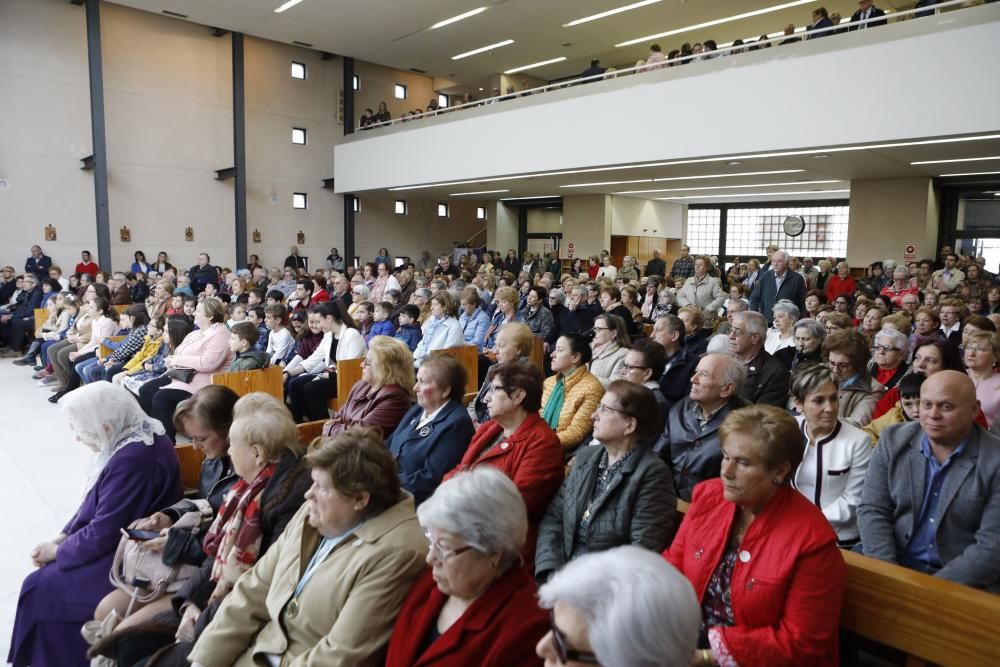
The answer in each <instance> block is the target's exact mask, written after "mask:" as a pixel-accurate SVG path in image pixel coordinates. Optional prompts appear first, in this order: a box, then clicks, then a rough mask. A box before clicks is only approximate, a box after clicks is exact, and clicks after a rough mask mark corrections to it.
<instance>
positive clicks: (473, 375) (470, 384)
mask: <svg viewBox="0 0 1000 667" xmlns="http://www.w3.org/2000/svg"><path fill="white" fill-rule="evenodd" d="M431 354H432V355H441V354H446V355H448V356H449V357H454V358H455V359H457V360H458V362H459V363H460V364H462V368H464V369H465V393H466V394H472V395H473V397H475V395H476V394H477V393H479V350H477V349H476V346H475V345H460V346H459V347H448V348H445V349H443V350H435V351H434V352H432V353H431Z"/></svg>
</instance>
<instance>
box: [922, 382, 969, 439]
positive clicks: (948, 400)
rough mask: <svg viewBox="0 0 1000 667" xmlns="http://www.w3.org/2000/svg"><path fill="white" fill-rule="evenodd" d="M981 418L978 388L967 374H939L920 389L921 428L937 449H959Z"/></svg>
mask: <svg viewBox="0 0 1000 667" xmlns="http://www.w3.org/2000/svg"><path fill="white" fill-rule="evenodd" d="M978 414H979V401H978V400H976V386H975V385H974V384H973V383H972V380H971V379H970V378H969V376H968V375H966V374H965V373H960V372H958V371H938V372H937V373H935V374H934V375H931V376H930V377H929V378H927V380H925V381H924V383H923V384H922V385H921V386H920V426H921V427H922V428H923V431H924V433H926V434H927V438H928V439H929V440H930V442H931V444H932V445H934V446H935V447H937V448H941V449H945V450H954V449H955V448H956V447H958V445H959V444H960V443H961V442H962V440H964V439H965V438H966V436H967V435H968V434H969V431H970V429H972V425H973V422H974V421H975V419H976V416H977V415H978Z"/></svg>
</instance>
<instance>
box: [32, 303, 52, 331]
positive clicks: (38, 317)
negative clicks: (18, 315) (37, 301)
mask: <svg viewBox="0 0 1000 667" xmlns="http://www.w3.org/2000/svg"><path fill="white" fill-rule="evenodd" d="M48 319H49V309H48V308H35V331H38V330H39V329H41V328H42V325H44V324H45V322H47V321H48Z"/></svg>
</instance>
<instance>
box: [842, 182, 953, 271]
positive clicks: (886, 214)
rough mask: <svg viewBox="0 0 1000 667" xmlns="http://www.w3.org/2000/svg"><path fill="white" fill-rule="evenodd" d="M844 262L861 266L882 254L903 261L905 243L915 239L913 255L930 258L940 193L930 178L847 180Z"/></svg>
mask: <svg viewBox="0 0 1000 667" xmlns="http://www.w3.org/2000/svg"><path fill="white" fill-rule="evenodd" d="M848 225H849V227H848V236H847V261H848V263H849V264H850V265H851V266H852V267H862V266H867V265H868V264H870V263H872V262H874V261H876V260H882V259H895V260H897V261H902V259H903V246H904V245H906V244H909V243H914V244H916V246H917V252H916V255H917V257H916V258H917V259H918V260H919V259H923V258H927V257H934V255H935V253H936V248H937V238H938V226H939V218H938V198H937V193H936V192H935V191H934V186H933V182H932V180H931V179H930V178H927V177H919V178H884V179H869V180H856V181H851V214H850V220H849V223H848Z"/></svg>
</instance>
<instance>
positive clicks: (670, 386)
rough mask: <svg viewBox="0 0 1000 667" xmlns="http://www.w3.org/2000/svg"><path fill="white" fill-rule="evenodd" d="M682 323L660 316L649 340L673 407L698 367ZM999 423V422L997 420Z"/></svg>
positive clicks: (673, 318) (664, 393)
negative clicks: (659, 357) (661, 360)
mask: <svg viewBox="0 0 1000 667" xmlns="http://www.w3.org/2000/svg"><path fill="white" fill-rule="evenodd" d="M684 333H685V327H684V322H683V321H681V319H680V318H679V317H677V316H676V315H662V316H660V317H658V318H656V322H654V323H653V331H652V334H651V335H650V338H652V339H653V340H655V341H656V342H657V343H659V344H660V345H662V346H663V349H664V350H666V352H667V359H666V364H665V366H664V368H663V373H662V374H661V375H660V379H659V382H660V391H662V392H663V397H664V398H665V399H667V403H668V404H669V405H673V404H674V403H676V402H677V401H680V400H681V399H683V398H684V397H685V396H687V395H688V391H690V388H691V375H692V373H694V369H695V366H697V365H698V355H696V354H694V353H693V352H692V351H691V350H689V349H688V348H687V347H685V346H684ZM997 421H1000V420H997Z"/></svg>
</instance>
